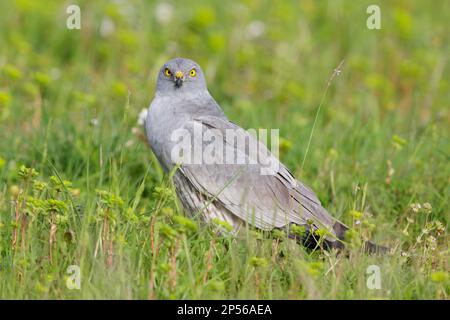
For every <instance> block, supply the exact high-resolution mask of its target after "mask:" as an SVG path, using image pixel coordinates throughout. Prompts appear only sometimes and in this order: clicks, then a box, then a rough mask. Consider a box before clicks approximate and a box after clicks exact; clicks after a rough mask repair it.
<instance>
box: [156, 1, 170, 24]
mask: <svg viewBox="0 0 450 320" xmlns="http://www.w3.org/2000/svg"><path fill="white" fill-rule="evenodd" d="M172 15H173V6H172V5H171V4H169V3H167V2H160V3H158V4H157V5H156V9H155V18H156V21H158V22H159V23H161V24H166V23H168V22H170V20H172Z"/></svg>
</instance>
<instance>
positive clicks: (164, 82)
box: [156, 58, 206, 94]
mask: <svg viewBox="0 0 450 320" xmlns="http://www.w3.org/2000/svg"><path fill="white" fill-rule="evenodd" d="M205 89H206V82H205V78H204V76H203V71H202V69H201V68H200V66H199V65H198V64H197V63H196V62H194V61H192V60H189V59H185V58H175V59H172V60H169V61H167V62H166V63H165V64H164V65H163V66H162V68H161V70H160V71H159V74H158V81H157V84H156V90H157V92H158V93H159V94H177V93H183V92H196V91H198V90H205Z"/></svg>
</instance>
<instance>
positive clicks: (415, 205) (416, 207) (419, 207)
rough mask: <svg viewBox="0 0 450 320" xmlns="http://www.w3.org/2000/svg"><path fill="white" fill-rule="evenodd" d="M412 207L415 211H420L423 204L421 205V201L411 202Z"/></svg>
mask: <svg viewBox="0 0 450 320" xmlns="http://www.w3.org/2000/svg"><path fill="white" fill-rule="evenodd" d="M409 207H410V208H411V210H412V211H413V212H414V213H417V212H419V211H420V209H421V208H422V206H421V205H420V203H411V205H410V206H409Z"/></svg>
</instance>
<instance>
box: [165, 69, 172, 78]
mask: <svg viewBox="0 0 450 320" xmlns="http://www.w3.org/2000/svg"><path fill="white" fill-rule="evenodd" d="M164 75H165V76H166V77H170V76H171V75H172V71H170V70H169V68H166V69H164Z"/></svg>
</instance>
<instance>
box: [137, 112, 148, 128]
mask: <svg viewBox="0 0 450 320" xmlns="http://www.w3.org/2000/svg"><path fill="white" fill-rule="evenodd" d="M147 114H148V109H147V108H144V109H142V110H141V112H139V116H138V121H137V123H138V125H140V126H143V125H144V124H145V120H146V119H147Z"/></svg>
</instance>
